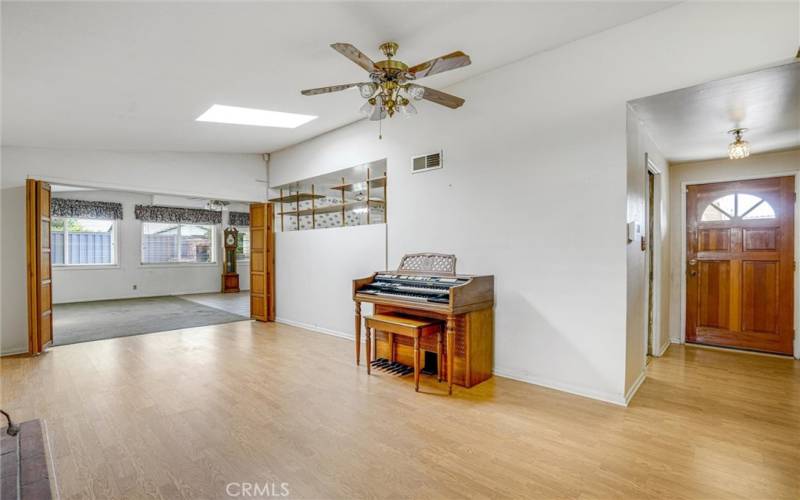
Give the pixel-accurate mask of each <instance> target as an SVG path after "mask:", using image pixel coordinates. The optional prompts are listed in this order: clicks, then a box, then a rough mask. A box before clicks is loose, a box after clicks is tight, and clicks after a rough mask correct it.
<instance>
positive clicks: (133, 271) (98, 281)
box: [53, 191, 250, 304]
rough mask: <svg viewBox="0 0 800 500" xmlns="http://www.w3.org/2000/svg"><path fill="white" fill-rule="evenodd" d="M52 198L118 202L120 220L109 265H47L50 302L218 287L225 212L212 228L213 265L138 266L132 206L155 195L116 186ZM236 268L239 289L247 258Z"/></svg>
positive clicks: (185, 202)
mask: <svg viewBox="0 0 800 500" xmlns="http://www.w3.org/2000/svg"><path fill="white" fill-rule="evenodd" d="M54 197H56V198H67V199H77V200H92V201H115V202H118V203H122V211H123V220H121V221H117V259H118V260H117V263H116V264H115V265H114V266H98V267H82V266H81V267H70V266H54V267H53V303H55V304H60V303H66V302H82V301H88V300H108V299H122V298H129V297H156V296H160V295H180V294H187V293H204V292H206V293H208V292H218V291H219V289H220V275H221V273H222V252H223V249H222V239H221V238H222V237H221V235H220V231H221V230H222V229H221V228H224V227H227V211H226V212H223V224H222V225H221V226H217V230H216V231H217V232H216V236H215V239H214V246H215V249H216V257H217V262H216V263H215V264H191V265H189V264H159V265H142V264H141V243H142V239H141V231H142V223H141V221H138V220H136V218H135V217H134V206H135V205H137V204H143V205H149V204H160V202H163V201H164V200H163V199H161V200H159V198H161V197H160V196H155V197H154V196H153V195H146V194H139V193H126V192H121V191H77V192H64V193H54ZM154 198H156V199H155V200H154ZM171 201H173V203H172V205H177V206H184V207H192V206H193V205H196V204H197V203H196V201H195V200H190V199H186V198H177V197H173V198H172V199H171ZM193 202H194V203H193ZM238 272H239V280H240V288H241V289H242V290H249V289H250V275H249V273H250V267H249V262H247V261H240V262H239V267H238ZM134 285H136V290H134V289H133V286H134Z"/></svg>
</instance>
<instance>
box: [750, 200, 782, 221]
mask: <svg viewBox="0 0 800 500" xmlns="http://www.w3.org/2000/svg"><path fill="white" fill-rule="evenodd" d="M742 218H743V219H745V220H751V219H774V218H775V210H774V209H773V208H772V205H770V204H769V203H767V202H766V201H763V202H761V203H760V204H759V205H758V206H757V207H756V208H754V209H753V210H751V211H750V213H749V214H747V215H745V216H744V217H742Z"/></svg>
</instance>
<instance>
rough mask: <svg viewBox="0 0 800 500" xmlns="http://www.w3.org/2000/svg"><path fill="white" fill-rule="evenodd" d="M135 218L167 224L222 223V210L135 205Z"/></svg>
mask: <svg viewBox="0 0 800 500" xmlns="http://www.w3.org/2000/svg"><path fill="white" fill-rule="evenodd" d="M134 212H135V214H136V218H137V219H139V220H141V221H144V222H163V223H167V224H222V212H219V211H217V210H202V209H200V208H181V207H159V206H156V205H136V207H135V209H134Z"/></svg>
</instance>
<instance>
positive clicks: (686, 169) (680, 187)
mask: <svg viewBox="0 0 800 500" xmlns="http://www.w3.org/2000/svg"><path fill="white" fill-rule="evenodd" d="M799 170H800V149H795V150H791V151H781V152H777V153H766V154H753V155H751V156H750V157H748V158H745V159H744V160H736V161H732V160H729V159H727V158H725V159H721V160H707V161H699V162H692V163H677V164H673V165H671V166H670V219H671V220H672V221H673V223H672V225H671V229H670V247H671V250H670V253H671V265H670V267H671V269H672V275H671V279H670V312H669V332H670V338H671V340H672V342H676V343H678V342H682V339H683V335H682V334H683V326H684V324H683V322H682V317H681V308H682V306H683V300H684V297H683V294H682V292H681V278H682V277H683V267H682V264H683V259H684V255H685V253H684V246H685V242H684V240H685V238H684V235H683V231H685V224H684V223H683V221H684V217H685V213H686V212H685V204H686V200H685V197H684V195H683V193H684V189H685V186H686V185H687V184H703V183H707V182H719V181H725V180H735V179H747V178H758V177H770V176H775V175H795V174H797V172H798V171H799ZM798 208H800V207H795V210H797V209H798ZM795 221H796V222H795V225H796V226H797V224H798V222H797V221H800V214H798V213H796V214H795ZM795 237H796V238H800V231H797V230H796V231H795ZM795 279H797V278H796V277H795ZM798 301H800V294H797V293H796V294H795V311H800V302H798ZM795 316H797V312H796V313H795ZM795 355H796V356H798V357H800V336H797V335H796V336H795Z"/></svg>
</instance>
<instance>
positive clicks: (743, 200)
mask: <svg viewBox="0 0 800 500" xmlns="http://www.w3.org/2000/svg"><path fill="white" fill-rule="evenodd" d="M737 196H739V204H738V205H737V207H736V216H737V217H741V216H742V215H744V214H746V213H747V211H748V210H750V209H751V208H753V207H754V206H756V204H757V203H758V202H760V201H761V198H759V197H758V196H753V195H752V194H747V193H739V194H738V195H737Z"/></svg>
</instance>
